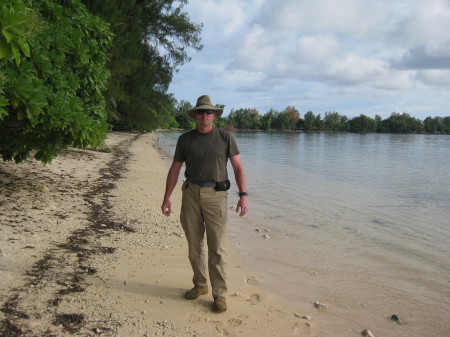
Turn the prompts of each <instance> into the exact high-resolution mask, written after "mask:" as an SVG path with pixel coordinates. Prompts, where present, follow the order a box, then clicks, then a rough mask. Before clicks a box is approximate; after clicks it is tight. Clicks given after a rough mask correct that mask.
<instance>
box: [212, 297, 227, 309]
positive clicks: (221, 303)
mask: <svg viewBox="0 0 450 337" xmlns="http://www.w3.org/2000/svg"><path fill="white" fill-rule="evenodd" d="M213 310H214V311H215V312H224V311H227V301H226V300H225V297H222V296H218V297H214V306H213Z"/></svg>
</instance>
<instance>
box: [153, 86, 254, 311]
mask: <svg viewBox="0 0 450 337" xmlns="http://www.w3.org/2000/svg"><path fill="white" fill-rule="evenodd" d="M222 112H223V109H221V108H216V107H214V106H213V104H212V103H211V99H210V97H209V96H207V95H203V96H200V97H199V98H198V99H197V104H196V106H195V107H194V108H193V109H190V110H188V111H187V113H188V114H189V116H191V117H192V118H194V119H195V122H196V125H197V127H196V129H194V130H191V131H188V132H186V133H184V134H182V135H181V136H180V137H179V138H178V142H177V146H176V149H175V156H174V160H173V162H172V165H171V167H170V169H169V173H168V175H167V182H166V191H165V194H164V200H163V204H162V206H161V209H162V212H163V214H164V215H166V216H168V215H170V214H171V212H172V207H171V202H170V196H171V195H172V192H173V190H174V188H175V186H176V184H177V181H178V177H179V174H180V170H181V167H182V165H183V163H186V170H185V177H186V180H185V182H184V183H183V186H182V191H183V196H182V205H181V214H180V221H181V225H182V227H183V230H184V232H185V235H186V239H187V242H188V249H189V261H190V262H191V266H192V270H193V272H194V276H193V279H192V281H193V283H194V288H192V289H191V290H188V291H187V292H186V295H185V298H187V299H196V298H198V297H199V296H200V295H204V294H207V293H208V284H207V275H206V261H205V259H206V254H205V248H204V238H205V233H206V241H207V246H208V270H209V278H210V282H211V287H212V295H213V298H214V306H213V309H214V311H215V312H223V311H225V310H227V304H226V300H225V295H226V293H227V284H226V275H225V265H226V256H225V241H226V229H227V221H228V217H227V208H228V207H227V195H228V192H227V190H228V188H229V187H230V182H229V180H228V173H227V162H228V159H230V162H231V165H232V167H233V171H234V175H235V178H236V184H237V187H238V189H239V201H238V203H237V208H236V212H240V216H243V215H245V214H246V213H247V212H248V200H247V192H246V181H245V173H244V168H243V166H242V163H241V158H240V154H239V150H238V147H237V144H236V141H235V139H234V137H233V135H232V134H231V133H230V132H229V131H225V130H222V129H218V128H215V127H214V126H213V122H214V119H215V118H216V117H217V116H220V115H221V114H222Z"/></svg>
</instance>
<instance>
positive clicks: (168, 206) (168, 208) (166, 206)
mask: <svg viewBox="0 0 450 337" xmlns="http://www.w3.org/2000/svg"><path fill="white" fill-rule="evenodd" d="M161 210H162V213H163V214H164V215H165V216H169V215H170V213H172V203H171V202H170V199H167V200H164V201H163V204H162V206H161Z"/></svg>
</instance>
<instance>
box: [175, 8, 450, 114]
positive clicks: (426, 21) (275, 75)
mask: <svg viewBox="0 0 450 337" xmlns="http://www.w3.org/2000/svg"><path fill="white" fill-rule="evenodd" d="M184 11H185V12H187V13H188V14H189V16H190V19H191V21H192V22H195V23H203V30H202V44H203V45H204V48H203V49H202V50H201V51H199V52H197V51H194V50H189V55H190V56H191V57H192V60H191V62H189V63H187V64H185V65H183V66H182V67H181V68H180V69H179V72H178V73H176V74H175V75H174V78H173V82H172V84H171V86H170V87H169V92H170V93H173V94H174V96H175V98H176V99H177V100H178V101H181V100H185V101H189V102H191V103H192V104H193V105H195V102H196V99H197V97H198V96H200V95H203V94H209V95H210V96H211V99H212V101H213V103H214V104H225V111H224V115H227V114H228V113H229V112H230V110H231V109H233V108H234V109H240V108H256V109H257V110H258V111H259V112H260V114H264V113H266V112H267V111H268V110H269V109H271V108H273V109H275V110H279V111H282V110H284V109H285V108H286V107H287V106H295V107H296V108H297V109H298V110H299V112H300V115H301V117H303V116H304V114H305V113H306V112H307V111H310V110H311V111H313V112H314V113H315V114H316V115H317V114H321V115H322V116H324V114H325V112H327V111H336V112H339V113H340V114H342V115H346V116H347V117H349V118H351V117H355V116H359V115H360V114H365V115H367V116H370V117H374V116H375V115H376V114H378V115H380V116H381V117H383V118H386V117H389V116H390V114H391V113H392V112H405V113H408V114H410V115H411V116H413V117H416V118H419V119H421V120H423V119H425V118H426V117H428V116H433V117H434V116H450V0H372V1H367V0H339V1H336V0H189V3H188V5H187V6H185V7H184Z"/></svg>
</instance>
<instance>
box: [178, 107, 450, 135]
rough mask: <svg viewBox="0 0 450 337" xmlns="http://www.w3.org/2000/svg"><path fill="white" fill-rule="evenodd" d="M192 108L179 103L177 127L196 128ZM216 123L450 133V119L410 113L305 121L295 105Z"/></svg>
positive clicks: (308, 116) (244, 112)
mask: <svg viewBox="0 0 450 337" xmlns="http://www.w3.org/2000/svg"><path fill="white" fill-rule="evenodd" d="M218 106H220V105H218ZM190 108H192V105H191V104H190V103H189V102H183V101H182V102H181V103H180V104H178V106H177V109H176V116H175V122H176V123H175V124H173V126H174V127H179V128H182V129H190V128H192V127H194V126H195V124H194V123H193V120H192V119H191V118H189V117H188V116H187V114H186V111H187V110H188V109H190ZM215 123H216V126H218V127H223V128H227V129H231V130H261V131H295V130H298V131H306V132H314V131H334V132H338V131H345V132H359V133H365V132H380V133H432V134H450V117H427V118H426V119H425V120H424V121H421V120H419V119H417V118H414V117H411V116H410V115H409V114H406V113H396V112H394V113H392V114H391V115H390V116H389V117H388V118H386V119H382V118H381V117H380V116H378V115H376V116H375V118H371V117H368V116H366V115H364V114H361V115H359V116H358V117H353V118H350V119H349V118H348V117H347V116H345V115H341V114H339V113H338V112H326V113H325V115H324V116H323V117H322V116H321V115H320V114H318V115H316V114H314V112H312V111H308V112H306V113H305V115H304V116H303V118H301V116H300V113H299V111H298V110H297V109H296V108H295V107H293V106H288V107H287V108H286V109H284V110H283V111H277V110H273V109H271V110H269V111H268V112H266V113H265V114H259V112H258V111H257V110H256V109H239V110H234V109H233V110H231V112H230V114H229V115H228V116H226V117H219V118H217V119H216V121H215Z"/></svg>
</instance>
